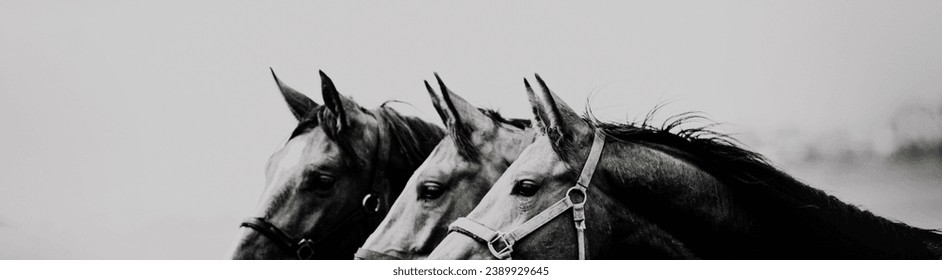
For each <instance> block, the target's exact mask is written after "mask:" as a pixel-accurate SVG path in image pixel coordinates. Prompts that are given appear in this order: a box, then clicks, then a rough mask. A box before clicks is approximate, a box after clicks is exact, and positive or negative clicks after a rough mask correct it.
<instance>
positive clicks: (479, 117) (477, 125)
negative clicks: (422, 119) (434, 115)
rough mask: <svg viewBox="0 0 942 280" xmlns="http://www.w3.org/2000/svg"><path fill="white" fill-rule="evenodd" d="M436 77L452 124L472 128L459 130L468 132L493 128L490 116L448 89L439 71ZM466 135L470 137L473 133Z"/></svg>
mask: <svg viewBox="0 0 942 280" xmlns="http://www.w3.org/2000/svg"><path fill="white" fill-rule="evenodd" d="M435 79H436V80H438V86H439V88H440V90H441V92H442V99H444V100H445V105H446V107H447V108H448V112H449V114H448V115H449V117H450V121H451V123H452V125H455V126H461V127H464V128H470V129H459V131H465V132H467V133H470V132H471V131H486V130H488V129H490V128H491V125H492V124H493V122H492V121H491V119H490V118H489V117H487V116H485V115H484V113H481V111H480V110H478V108H477V107H474V105H471V103H469V102H468V101H466V100H464V98H461V96H459V95H457V94H455V93H454V92H452V91H451V90H450V89H448V87H446V86H445V82H442V79H441V77H439V76H438V73H435ZM464 136H467V137H469V139H470V136H471V135H464Z"/></svg>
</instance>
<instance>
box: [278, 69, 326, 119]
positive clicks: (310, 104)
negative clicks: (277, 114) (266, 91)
mask: <svg viewBox="0 0 942 280" xmlns="http://www.w3.org/2000/svg"><path fill="white" fill-rule="evenodd" d="M268 70H271V76H272V77H274V78H275V84H278V90H280V91H281V96H283V97H284V98H285V102H287V103H288V109H290V110H291V114H292V115H294V118H295V119H297V120H298V121H301V119H303V118H304V116H306V115H307V114H308V113H309V112H311V111H313V110H314V109H316V108H317V106H320V105H317V103H316V102H314V100H311V99H310V98H308V97H307V96H305V95H304V94H301V93H300V92H298V91H296V90H294V89H293V88H291V87H289V86H288V85H285V84H284V83H282V82H281V80H279V79H278V76H277V75H275V69H272V68H271V67H269V68H268Z"/></svg>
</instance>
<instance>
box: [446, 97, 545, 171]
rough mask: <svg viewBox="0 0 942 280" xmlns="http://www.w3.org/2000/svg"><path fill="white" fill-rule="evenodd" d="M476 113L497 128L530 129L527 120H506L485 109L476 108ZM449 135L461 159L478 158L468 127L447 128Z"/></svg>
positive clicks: (454, 126) (478, 154) (493, 111)
mask: <svg viewBox="0 0 942 280" xmlns="http://www.w3.org/2000/svg"><path fill="white" fill-rule="evenodd" d="M478 111H480V112H481V113H483V114H484V115H485V116H487V117H488V118H489V119H491V121H493V122H494V124H496V125H498V126H500V125H510V126H512V127H515V128H518V129H527V127H530V120H527V119H513V118H511V119H506V118H504V116H501V115H500V113H498V112H497V111H495V110H491V109H485V108H478ZM449 133H450V134H451V135H452V137H451V139H452V141H454V143H455V146H456V147H457V148H458V154H459V155H461V157H463V158H465V159H468V160H476V159H477V158H478V157H479V156H480V152H479V151H478V149H477V148H476V147H475V146H474V143H473V141H471V131H470V130H469V128H468V127H466V126H464V125H453V126H449Z"/></svg>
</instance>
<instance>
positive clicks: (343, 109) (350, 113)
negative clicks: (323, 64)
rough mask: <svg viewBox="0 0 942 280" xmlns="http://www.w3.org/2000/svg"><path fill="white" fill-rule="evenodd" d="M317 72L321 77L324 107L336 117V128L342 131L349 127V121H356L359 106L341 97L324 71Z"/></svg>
mask: <svg viewBox="0 0 942 280" xmlns="http://www.w3.org/2000/svg"><path fill="white" fill-rule="evenodd" d="M318 72H320V75H321V94H322V95H323V97H324V105H326V106H327V108H328V109H330V111H331V112H333V113H334V115H336V116H337V128H338V130H339V131H343V130H344V129H345V128H347V127H349V126H350V120H354V119H356V117H357V114H359V112H360V110H359V109H360V106H359V105H357V104H356V102H353V100H351V99H350V98H347V97H346V96H343V95H341V94H340V92H339V91H337V88H336V87H335V86H334V82H333V81H332V80H331V79H330V77H327V74H324V71H318Z"/></svg>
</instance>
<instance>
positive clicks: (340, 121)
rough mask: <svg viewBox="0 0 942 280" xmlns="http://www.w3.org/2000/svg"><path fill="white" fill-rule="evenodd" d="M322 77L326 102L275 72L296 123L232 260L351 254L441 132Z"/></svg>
mask: <svg viewBox="0 0 942 280" xmlns="http://www.w3.org/2000/svg"><path fill="white" fill-rule="evenodd" d="M272 75H274V71H272ZM320 76H321V87H322V94H323V97H324V103H325V105H323V106H321V105H318V104H317V103H315V102H314V101H312V100H311V99H309V98H307V97H306V96H305V95H303V94H301V93H299V92H298V91H295V90H294V89H292V88H290V87H288V86H287V85H285V84H283V83H282V82H281V81H280V80H278V77H277V76H276V77H275V82H276V83H277V84H278V88H279V89H280V90H281V93H282V95H283V96H284V98H285V101H287V103H288V107H289V109H291V112H292V113H293V114H294V116H295V118H297V120H298V122H299V123H298V126H297V128H295V129H294V132H292V133H291V137H290V140H288V143H286V144H285V146H284V147H283V148H282V149H281V150H279V151H278V152H276V153H275V154H274V155H272V156H271V158H270V159H269V161H268V167H267V169H266V178H267V180H266V181H267V182H266V187H265V192H264V194H263V196H262V199H261V201H260V202H259V205H258V208H257V217H254V218H250V219H247V220H246V221H245V222H243V224H242V227H245V229H244V231H243V233H242V235H241V236H240V238H241V239H240V241H239V244H238V248H236V249H235V252H234V255H233V258H235V259H298V258H300V259H351V258H352V257H353V253H354V252H355V251H356V248H357V247H358V246H359V245H360V244H362V243H363V241H364V240H365V239H366V237H367V236H368V235H369V234H370V233H371V232H373V230H374V229H375V228H376V226H377V225H378V224H379V222H380V221H381V220H382V219H383V217H384V216H386V213H387V212H388V211H389V206H390V205H391V204H392V202H393V201H394V200H395V199H396V197H397V196H398V195H399V193H400V192H401V191H402V188H403V187H404V186H405V184H406V181H407V180H408V179H409V176H410V175H411V174H412V172H413V171H414V170H415V169H416V168H418V166H419V164H421V163H422V161H423V160H424V159H425V157H426V156H428V154H429V153H431V151H432V149H433V148H434V147H435V145H436V144H437V143H438V142H439V141H440V140H441V139H442V137H444V132H443V131H442V129H441V128H439V127H438V126H436V125H433V124H431V123H428V122H425V121H422V120H420V119H418V118H415V117H407V116H402V115H400V114H399V113H397V112H396V111H395V110H393V109H392V108H390V107H388V106H386V104H383V105H382V106H380V107H378V108H376V109H373V110H366V109H364V108H361V107H360V106H359V105H357V104H356V103H355V102H354V101H353V100H352V99H349V98H347V97H345V96H343V95H340V93H339V92H338V91H337V89H336V88H335V87H334V84H333V82H332V81H331V80H330V78H328V77H327V76H326V75H324V73H323V72H321V73H320Z"/></svg>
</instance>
